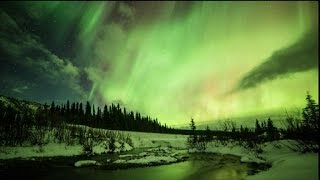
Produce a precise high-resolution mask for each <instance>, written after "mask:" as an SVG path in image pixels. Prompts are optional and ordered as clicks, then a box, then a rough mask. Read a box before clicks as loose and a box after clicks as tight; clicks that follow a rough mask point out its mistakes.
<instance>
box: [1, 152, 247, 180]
mask: <svg viewBox="0 0 320 180" xmlns="http://www.w3.org/2000/svg"><path fill="white" fill-rule="evenodd" d="M25 170H26V169H24V170H22V169H15V170H12V173H9V176H10V179H12V178H13V177H16V176H20V177H21V175H22V176H23V177H24V178H27V179H29V178H31V179H48V180H51V179H70V180H71V179H77V180H82V179H90V180H100V179H101V180H109V179H111V180H144V179H145V180H155V179H156V180H193V179H196V180H240V179H243V178H244V177H245V176H246V174H247V173H246V172H247V170H248V167H247V165H246V164H244V163H241V162H240V160H239V158H236V157H233V156H219V155H215V156H210V158H205V159H201V158H200V159H199V158H195V159H192V160H190V161H186V162H182V163H176V164H171V165H163V166H155V167H146V168H135V169H122V170H112V171H111V170H101V169H93V168H73V167H59V168H53V169H50V170H48V169H47V170H42V169H29V170H27V172H22V171H25ZM19 171H21V172H19ZM1 179H2V178H1Z"/></svg>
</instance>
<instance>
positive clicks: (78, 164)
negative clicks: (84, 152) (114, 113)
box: [74, 160, 101, 167]
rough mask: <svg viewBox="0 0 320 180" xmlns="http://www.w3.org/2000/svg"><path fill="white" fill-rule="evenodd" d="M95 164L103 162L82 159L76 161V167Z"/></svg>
mask: <svg viewBox="0 0 320 180" xmlns="http://www.w3.org/2000/svg"><path fill="white" fill-rule="evenodd" d="M93 165H101V164H100V163H98V162H97V161H94V160H80V161H77V162H75V163H74V166H75V167H83V166H93Z"/></svg>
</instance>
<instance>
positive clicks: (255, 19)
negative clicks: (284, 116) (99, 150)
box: [0, 2, 319, 125]
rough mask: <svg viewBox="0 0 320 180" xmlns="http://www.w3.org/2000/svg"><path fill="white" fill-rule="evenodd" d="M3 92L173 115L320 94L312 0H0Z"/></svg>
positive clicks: (201, 116) (200, 117) (164, 117)
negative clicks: (119, 0)
mask: <svg viewBox="0 0 320 180" xmlns="http://www.w3.org/2000/svg"><path fill="white" fill-rule="evenodd" d="M0 22H1V26H0V82H1V88H0V94H3V95H7V96H12V97H17V98H22V99H27V100H33V101H38V102H51V101H52V100H55V101H56V102H66V100H67V99H69V100H71V101H86V100H89V101H90V102H92V103H95V104H99V105H102V104H105V103H119V104H120V105H122V106H125V107H127V109H131V110H137V111H140V112H141V113H142V114H146V115H150V116H151V117H157V118H158V119H159V120H160V122H162V123H167V124H169V125H176V124H185V123H187V122H188V121H189V120H190V117H193V118H195V119H196V120H197V122H201V121H208V120H217V119H220V118H226V117H240V116H247V115H254V114H261V113H275V112H284V111H285V109H287V110H288V109H294V108H300V107H302V106H303V105H304V104H305V95H306V92H307V91H309V92H310V94H311V95H312V96H313V97H314V98H316V99H318V84H319V83H318V52H317V50H318V3H317V2H1V3H0Z"/></svg>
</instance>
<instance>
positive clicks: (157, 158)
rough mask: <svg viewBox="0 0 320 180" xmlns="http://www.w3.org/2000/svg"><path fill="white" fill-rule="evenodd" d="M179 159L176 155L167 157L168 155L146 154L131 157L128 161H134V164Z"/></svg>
mask: <svg viewBox="0 0 320 180" xmlns="http://www.w3.org/2000/svg"><path fill="white" fill-rule="evenodd" d="M176 161H177V159H176V158H174V157H170V156H169V157H167V156H154V155H151V156H146V157H143V158H139V159H131V160H129V161H127V163H134V164H149V163H156V162H159V163H160V162H167V163H169V162H176Z"/></svg>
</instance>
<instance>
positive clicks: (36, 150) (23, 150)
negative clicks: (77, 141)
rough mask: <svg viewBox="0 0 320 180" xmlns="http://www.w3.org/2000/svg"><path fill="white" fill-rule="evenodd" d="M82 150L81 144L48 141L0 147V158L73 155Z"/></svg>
mask: <svg viewBox="0 0 320 180" xmlns="http://www.w3.org/2000/svg"><path fill="white" fill-rule="evenodd" d="M82 152H83V150H82V146H80V145H73V146H67V145H66V144H57V143H49V144H47V145H44V146H42V147H39V146H22V147H19V146H18V147H1V153H0V159H12V158H31V157H53V156H73V155H79V154H81V153H82Z"/></svg>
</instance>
